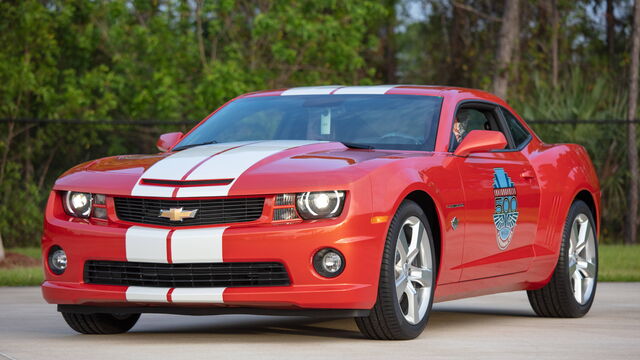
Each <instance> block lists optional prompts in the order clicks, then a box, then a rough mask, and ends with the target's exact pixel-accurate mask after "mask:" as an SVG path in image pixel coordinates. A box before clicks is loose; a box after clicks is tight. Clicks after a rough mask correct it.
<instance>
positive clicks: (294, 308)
mask: <svg viewBox="0 0 640 360" xmlns="http://www.w3.org/2000/svg"><path fill="white" fill-rule="evenodd" d="M158 148H159V149H160V150H161V151H162V152H161V153H159V154H154V155H125V156H115V157H108V158H103V159H98V160H94V161H90V162H87V163H84V164H81V165H78V166H76V167H74V168H72V169H71V170H69V171H67V172H66V173H64V174H63V175H62V176H61V177H60V178H59V179H58V180H57V181H56V183H55V185H54V188H53V191H52V192H51V196H50V198H49V201H48V204H47V209H46V215H45V221H44V235H43V238H42V251H43V257H44V266H45V269H46V270H45V272H46V281H45V282H44V283H43V284H42V291H43V294H44V297H45V299H46V300H47V301H48V302H49V303H53V304H58V311H60V312H61V313H62V315H63V317H64V319H65V320H66V322H67V323H68V324H69V326H71V328H73V329H74V330H76V331H78V332H81V333H91V334H96V333H100V334H105V333H118V332H125V331H127V330H129V329H130V328H131V327H132V326H133V325H134V324H135V323H136V321H137V320H138V318H139V317H140V314H141V313H169V314H185V315H205V314H227V313H250V314H273V315H283V314H294V315H305V316H331V317H335V316H348V317H354V318H355V320H356V323H357V325H358V327H359V328H360V330H361V331H362V332H363V334H364V335H365V336H367V337H369V338H374V339H410V338H415V337H416V336H418V335H419V334H420V333H421V332H422V331H423V329H424V327H425V325H426V323H427V320H428V317H429V312H430V310H431V306H432V304H433V302H434V301H436V302H438V301H446V300H452V299H459V298H463V297H470V296H477V295H484V294H491V293H497V292H504V291H514V290H526V291H527V292H528V295H529V300H530V302H531V305H532V306H533V309H534V310H535V312H536V313H537V314H538V315H540V316H548V317H580V316H583V315H585V314H586V313H587V312H588V311H589V308H590V307H591V304H592V303H593V299H594V295H595V291H596V282H597V272H598V249H597V240H596V239H597V234H598V230H599V226H598V225H599V221H598V219H599V215H600V189H599V185H598V180H597V177H596V173H595V171H594V168H593V166H592V164H591V161H590V159H589V156H588V154H587V152H586V151H585V150H584V148H582V147H581V146H578V145H572V144H545V143H544V142H542V141H541V140H540V139H539V138H538V137H537V136H536V135H535V134H534V132H533V131H531V129H530V128H529V127H528V126H527V125H526V124H525V123H524V122H523V121H522V119H520V117H518V115H516V113H515V112H514V111H513V109H511V108H510V107H509V105H507V104H506V103H505V102H504V101H503V100H501V99H499V98H497V97H496V96H493V95H491V94H488V93H486V92H482V91H477V90H469V89H462V88H452V87H430V86H346V87H343V86H320V87H301V88H292V89H288V90H270V91H262V92H256V93H250V94H246V95H242V96H240V97H238V98H236V99H234V100H232V101H230V102H229V103H227V104H225V105H224V106H222V107H221V108H220V109H218V110H216V111H215V112H214V113H213V114H211V115H210V116H208V117H207V118H206V119H205V120H203V121H202V122H201V123H200V124H199V125H198V126H196V127H195V128H194V129H193V130H191V131H190V132H189V133H187V134H186V135H183V134H182V133H170V134H165V135H162V136H161V137H160V140H159V141H158Z"/></svg>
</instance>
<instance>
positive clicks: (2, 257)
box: [0, 234, 4, 263]
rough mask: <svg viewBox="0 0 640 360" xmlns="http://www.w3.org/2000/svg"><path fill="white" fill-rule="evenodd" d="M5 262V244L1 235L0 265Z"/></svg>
mask: <svg viewBox="0 0 640 360" xmlns="http://www.w3.org/2000/svg"><path fill="white" fill-rule="evenodd" d="M2 260H4V244H3V243H2V234H0V263H1V262H2Z"/></svg>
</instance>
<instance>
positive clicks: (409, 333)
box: [355, 200, 437, 340]
mask: <svg viewBox="0 0 640 360" xmlns="http://www.w3.org/2000/svg"><path fill="white" fill-rule="evenodd" d="M412 216H415V217H417V218H418V219H419V220H420V221H421V222H422V224H423V225H424V227H425V229H426V231H427V235H428V236H429V247H430V249H431V264H432V265H433V266H432V279H431V284H432V285H431V293H430V298H429V304H428V307H427V310H426V314H425V315H424V317H423V318H422V320H421V321H419V322H418V323H417V324H415V325H413V324H411V323H409V322H408V321H407V320H406V319H405V317H404V315H403V313H402V309H401V308H400V305H399V303H398V300H397V298H396V288H395V270H394V265H395V264H394V263H395V256H396V243H397V241H398V235H399V232H400V231H401V228H402V224H403V223H404V222H405V220H407V219H409V218H410V217H412ZM436 269H437V264H436V259H435V251H434V243H433V235H432V231H431V227H430V225H429V221H428V220H427V217H426V216H425V214H424V212H423V211H422V209H421V208H420V206H418V205H417V204H416V203H415V202H413V201H409V200H405V201H404V202H403V203H402V204H401V205H400V207H399V208H398V211H397V212H396V214H395V216H394V217H393V219H392V220H391V224H390V226H389V232H388V234H387V239H386V242H385V247H384V252H383V254H382V266H381V269H380V281H379V284H378V298H377V301H376V303H375V305H374V306H373V308H372V309H371V313H370V314H369V316H367V317H357V318H355V321H356V324H357V325H358V328H359V329H360V331H361V332H362V334H363V335H364V336H366V337H367V338H370V339H374V340H409V339H414V338H416V337H418V336H419V335H420V334H421V333H422V331H423V330H424V328H425V326H426V325H427V321H428V320H429V313H430V312H431V307H432V305H433V294H434V290H435V284H436V283H435V279H436Z"/></svg>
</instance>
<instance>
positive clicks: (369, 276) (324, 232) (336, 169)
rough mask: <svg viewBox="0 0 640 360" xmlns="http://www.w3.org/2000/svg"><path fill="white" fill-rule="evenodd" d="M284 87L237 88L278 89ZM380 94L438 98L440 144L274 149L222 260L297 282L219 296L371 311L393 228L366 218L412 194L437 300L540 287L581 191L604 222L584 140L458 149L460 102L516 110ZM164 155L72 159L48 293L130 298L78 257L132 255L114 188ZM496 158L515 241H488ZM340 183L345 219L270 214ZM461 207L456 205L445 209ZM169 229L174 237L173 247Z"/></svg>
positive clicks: (246, 185) (56, 218) (85, 299)
mask: <svg viewBox="0 0 640 360" xmlns="http://www.w3.org/2000/svg"><path fill="white" fill-rule="evenodd" d="M282 91H283V90H271V91H266V92H257V93H252V94H247V95H243V96H241V97H255V96H278V95H280V94H281V93H282ZM387 93H388V94H411V95H429V96H440V97H442V98H443V105H442V111H441V116H440V123H439V126H438V132H437V139H436V145H435V151H434V152H419V151H392V150H372V151H370V150H354V149H347V148H345V147H344V146H343V145H341V144H339V143H321V144H313V145H307V146H301V147H297V148H293V149H289V150H286V151H282V152H280V153H278V154H275V155H273V156H270V157H268V158H265V159H263V160H262V161H260V162H258V163H256V164H255V165H254V166H252V167H251V168H250V169H249V170H247V171H246V172H245V173H244V174H242V176H240V177H239V178H238V179H237V180H236V182H235V183H234V185H233V186H232V188H231V190H230V192H229V196H245V195H267V201H266V202H265V210H264V213H263V216H262V217H261V218H260V219H258V220H257V221H254V222H251V223H243V224H237V225H230V226H229V228H228V229H227V230H226V231H225V233H224V237H223V259H224V261H229V262H230V261H280V262H282V263H284V265H285V267H286V268H287V270H288V272H289V274H290V278H291V286H288V287H264V288H228V289H226V290H225V292H224V301H225V303H226V304H229V305H243V306H259V307H305V308H352V309H366V308H370V307H371V306H373V304H374V303H375V300H376V293H377V286H378V278H379V270H380V262H381V256H382V250H383V246H384V242H385V238H386V234H387V230H388V226H389V223H388V222H386V223H379V224H371V222H370V219H371V217H372V216H389V217H390V218H392V217H393V215H394V213H395V211H396V209H397V208H398V206H399V205H400V203H401V202H402V201H403V199H404V198H405V197H406V196H408V195H409V194H411V193H413V192H421V193H423V194H425V195H427V196H429V197H430V198H431V199H432V200H433V202H434V203H435V206H436V211H437V217H438V220H437V222H438V223H437V226H438V227H439V228H440V238H439V239H437V240H438V241H439V242H440V249H441V252H440V254H439V272H438V281H437V288H436V301H444V300H450V299H456V298H461V297H467V296H475V295H482V294H489V293H495V292H500V291H510V290H523V289H535V288H539V287H541V286H543V285H544V284H545V283H546V282H547V281H548V280H549V278H550V276H551V274H552V272H553V269H554V267H555V264H556V261H557V258H558V253H559V247H560V239H561V233H562V227H563V224H564V221H565V218H566V215H567V213H568V210H569V207H570V205H571V203H572V202H573V201H574V199H575V197H576V196H577V194H578V193H579V192H581V191H586V192H588V193H589V194H590V195H591V196H592V197H593V199H594V201H595V208H596V212H597V214H596V219H599V214H600V188H599V184H598V181H597V177H596V174H595V171H594V170H593V166H592V165H591V161H590V160H589V157H588V155H587V153H586V151H585V150H584V148H582V147H580V146H578V145H567V144H561V145H549V144H544V143H543V142H542V141H541V140H540V139H539V138H538V137H537V136H535V135H534V137H533V139H532V140H531V142H530V143H529V144H528V145H527V146H526V147H525V148H524V149H523V150H521V151H513V152H494V153H491V152H486V153H474V154H471V155H469V156H468V157H456V156H453V155H452V154H451V153H449V152H448V147H449V139H450V133H451V126H452V122H453V116H454V113H455V109H456V106H457V105H458V103H459V102H460V101H463V100H473V99H476V100H483V101H489V102H494V103H496V104H499V105H502V106H505V107H506V108H508V109H509V110H511V111H512V109H511V108H510V107H509V106H508V105H507V104H506V103H504V102H503V101H502V100H501V99H499V98H497V97H495V96H493V95H491V94H488V93H485V92H482V91H476V90H468V89H459V88H449V87H416V86H398V87H395V88H393V89H391V90H389V91H388V92H387ZM513 113H514V114H515V112H513ZM525 126H526V124H525ZM169 154H170V153H165V154H157V155H133V156H115V157H109V158H103V159H99V160H95V161H92V162H88V163H85V164H81V165H78V166H76V167H74V168H72V169H71V170H69V171H67V172H66V173H64V174H63V175H62V176H61V177H60V178H59V179H58V180H57V181H56V184H55V186H54V190H53V191H52V193H51V196H50V198H49V201H48V204H47V209H46V214H45V221H44V235H43V239H42V247H43V254H44V255H46V254H47V253H48V250H49V249H50V247H51V246H53V245H58V246H61V247H62V248H64V249H65V251H67V254H68V260H69V268H68V269H67V271H66V272H65V273H64V274H62V275H54V274H53V273H51V272H50V271H48V270H45V275H46V281H45V283H44V284H43V294H44V297H45V299H46V300H47V301H48V302H50V303H58V304H105V303H108V304H114V305H126V299H125V291H126V287H118V286H103V285H89V284H84V283H83V266H84V262H85V261H87V260H116V261H125V260H126V254H125V232H126V230H127V228H129V227H130V226H131V225H132V224H130V223H126V222H123V221H120V220H119V219H118V218H117V216H116V214H115V211H114V204H113V198H112V197H113V196H130V194H131V189H132V188H133V186H134V185H135V184H136V183H137V181H138V180H139V179H140V176H141V175H142V173H143V172H144V171H145V170H146V169H147V168H149V167H150V166H151V165H153V164H154V163H155V162H157V161H159V160H161V159H163V158H164V157H166V156H168V155H169ZM495 167H501V168H504V169H505V170H506V171H507V173H508V174H509V176H510V177H511V179H512V181H513V182H514V183H515V184H516V189H517V192H518V201H519V209H520V210H519V211H520V216H519V218H518V223H517V226H516V228H515V233H514V236H513V239H512V242H511V244H510V245H509V247H508V248H507V249H506V250H504V251H501V250H499V249H498V247H497V245H496V238H495V236H496V233H495V226H494V224H493V218H492V214H493V212H494V206H493V201H494V195H493V188H492V179H493V178H492V175H493V168H495ZM523 174H524V175H526V176H522V175H523ZM530 175H533V177H530ZM336 189H338V190H345V191H347V203H346V205H345V208H344V211H343V213H342V215H341V216H340V217H339V218H337V219H332V220H318V221H297V222H294V223H292V224H282V223H278V224H274V223H272V222H271V214H272V210H273V195H275V194H279V193H295V192H302V191H309V190H314V191H320V190H336ZM62 190H74V191H86V192H93V193H101V194H107V195H108V197H107V212H108V216H109V220H108V221H106V222H105V221H94V220H83V219H75V218H70V217H69V216H68V215H66V214H65V212H64V211H63V209H62V203H61V198H60V191H62ZM456 204H464V207H450V205H456ZM454 217H457V218H458V220H459V225H458V227H457V229H456V230H453V229H452V226H451V220H452V219H453V218H454ZM597 221H598V222H599V220H597ZM432 225H434V226H435V225H436V224H432ZM598 228H599V223H598ZM181 229H183V227H181ZM170 238H171V233H170V235H169V236H168V239H167V246H168V248H167V251H168V252H169V253H170ZM323 247H334V248H336V249H338V250H340V251H341V252H342V253H343V254H344V255H345V259H346V264H347V265H346V268H345V270H344V272H343V273H342V274H341V275H340V276H338V277H336V278H333V279H325V278H322V277H320V276H318V275H317V274H316V273H315V272H314V271H313V268H312V265H311V258H312V256H313V254H314V253H315V251H317V250H318V249H320V248H323ZM168 255H170V254H168ZM169 258H170V256H169ZM45 267H46V266H45ZM170 296H171V295H170V294H169V295H168V297H169V298H170ZM172 305H174V306H181V305H177V304H172Z"/></svg>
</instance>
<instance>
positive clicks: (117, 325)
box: [62, 312, 140, 335]
mask: <svg viewBox="0 0 640 360" xmlns="http://www.w3.org/2000/svg"><path fill="white" fill-rule="evenodd" d="M62 317H63V318H64V320H65V321H66V322H67V324H68V325H69V327H71V328H72V329H73V330H75V331H77V332H79V333H81V334H103V335H104V334H120V333H124V332H127V331H129V330H130V329H131V328H132V327H133V325H135V324H136V322H138V319H139V318H140V314H123V315H115V314H114V315H112V314H76V313H68V312H63V313H62Z"/></svg>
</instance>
